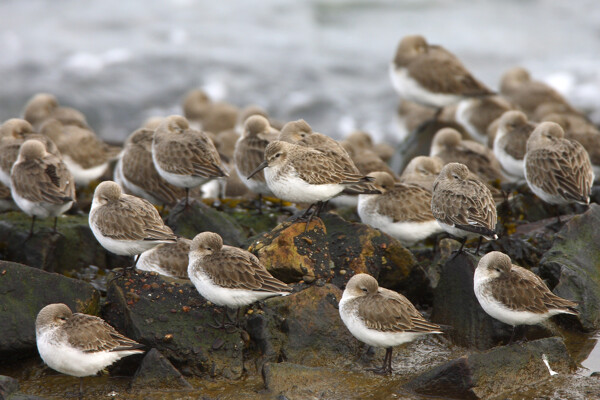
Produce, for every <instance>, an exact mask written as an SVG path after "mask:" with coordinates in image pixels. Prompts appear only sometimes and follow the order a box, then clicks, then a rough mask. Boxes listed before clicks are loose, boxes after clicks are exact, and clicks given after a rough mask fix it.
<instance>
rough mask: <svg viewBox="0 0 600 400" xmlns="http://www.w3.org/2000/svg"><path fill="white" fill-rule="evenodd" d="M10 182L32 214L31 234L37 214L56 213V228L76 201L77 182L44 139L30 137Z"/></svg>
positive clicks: (15, 195)
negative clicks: (46, 145)
mask: <svg viewBox="0 0 600 400" xmlns="http://www.w3.org/2000/svg"><path fill="white" fill-rule="evenodd" d="M10 182H11V194H12V197H13V199H14V201H15V203H17V205H18V206H19V208H20V209H21V210H23V212H24V213H26V214H27V215H30V216H31V217H32V218H31V229H30V231H29V236H31V235H33V226H34V224H35V219H36V218H38V217H39V218H49V217H54V232H56V222H57V219H58V216H59V215H62V214H63V213H64V212H65V211H67V210H68V209H69V208H71V206H72V205H73V202H74V201H75V182H74V181H73V176H72V175H71V173H70V172H69V170H68V169H67V166H66V165H65V164H64V163H63V162H62V161H61V159H60V158H58V157H56V156H55V155H53V154H50V153H48V152H47V151H46V147H45V146H44V144H43V143H42V142H40V141H38V140H35V139H30V140H27V141H25V143H23V144H22V145H21V148H20V150H19V156H18V158H17V161H16V162H15V164H14V165H13V167H12V169H11V172H10Z"/></svg>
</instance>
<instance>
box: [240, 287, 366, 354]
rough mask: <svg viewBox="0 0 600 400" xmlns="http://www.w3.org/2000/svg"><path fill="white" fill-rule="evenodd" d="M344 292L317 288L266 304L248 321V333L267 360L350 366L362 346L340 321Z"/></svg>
mask: <svg viewBox="0 0 600 400" xmlns="http://www.w3.org/2000/svg"><path fill="white" fill-rule="evenodd" d="M341 295H342V292H341V290H340V289H338V288H337V287H336V286H334V285H332V284H325V285H324V286H317V285H313V286H310V287H308V288H307V289H305V290H302V291H300V292H297V293H292V294H291V295H289V296H285V297H275V298H272V299H269V300H268V301H266V302H265V305H264V307H263V310H262V312H258V313H255V314H254V313H253V315H252V316H251V317H250V318H249V319H248V328H247V329H248V333H249V334H250V338H251V339H252V340H253V342H254V343H256V347H257V349H256V350H258V352H259V355H262V356H263V359H264V361H282V360H283V361H285V360H287V361H290V362H293V363H297V364H303V365H308V366H330V365H332V364H333V363H335V362H340V363H342V364H344V363H346V364H347V363H349V362H350V361H351V360H350V359H351V358H353V357H354V354H358V353H359V352H360V347H361V344H360V342H358V340H356V339H355V338H354V337H353V336H352V335H351V334H350V332H349V331H348V329H346V327H345V326H344V324H343V322H342V320H341V319H340V315H339V311H338V302H339V300H340V298H341Z"/></svg>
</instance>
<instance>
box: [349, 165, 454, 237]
mask: <svg viewBox="0 0 600 400" xmlns="http://www.w3.org/2000/svg"><path fill="white" fill-rule="evenodd" d="M369 176H371V177H373V178H374V179H375V180H374V181H373V182H372V184H373V185H375V186H376V187H378V188H379V189H380V190H381V191H382V194H361V195H359V196H358V207H357V211H358V215H359V217H360V220H361V222H362V223H364V224H367V225H371V226H372V227H374V228H377V229H380V230H381V231H383V232H385V233H387V234H388V235H390V236H392V237H394V238H396V239H398V240H400V242H402V244H403V245H405V246H411V245H413V244H414V243H416V242H418V241H421V240H423V239H425V238H427V237H429V236H431V235H432V234H434V233H437V232H441V231H442V228H441V227H440V225H439V224H438V223H437V221H436V219H435V217H434V216H433V214H432V213H431V192H429V191H428V190H427V189H423V188H422V187H420V186H417V185H411V184H406V183H396V182H394V178H393V177H392V176H391V175H390V174H388V173H387V172H372V173H370V174H369Z"/></svg>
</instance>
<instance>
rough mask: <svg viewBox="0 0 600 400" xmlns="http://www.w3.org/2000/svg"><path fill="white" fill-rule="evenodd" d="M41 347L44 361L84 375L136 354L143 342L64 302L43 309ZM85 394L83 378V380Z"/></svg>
mask: <svg viewBox="0 0 600 400" xmlns="http://www.w3.org/2000/svg"><path fill="white" fill-rule="evenodd" d="M35 338H36V344H37V349H38V352H39V354H40V357H41V358H42V360H44V363H46V365H48V366H49V367H50V368H52V369H53V370H56V371H58V372H60V373H63V374H67V375H71V376H76V377H79V378H82V377H84V376H90V375H95V374H96V373H98V372H99V371H101V370H103V369H104V368H106V367H108V366H109V365H111V364H113V363H114V362H116V361H118V360H120V359H121V358H123V357H127V356H130V355H133V354H140V353H143V352H144V351H143V350H140V348H141V347H143V345H141V344H139V343H138V342H136V341H134V340H131V339H129V338H127V337H125V336H124V335H122V334H120V333H119V332H117V331H116V330H115V329H114V328H113V327H112V326H110V325H109V324H107V323H106V322H105V321H104V320H103V319H102V318H98V317H95V316H93V315H88V314H81V313H73V312H72V311H71V309H70V308H69V307H68V306H67V305H66V304H62V303H56V304H49V305H47V306H45V307H44V308H42V309H41V310H40V311H39V313H38V315H37V318H36V320H35ZM79 394H80V397H82V395H83V393H82V381H81V380H80V381H79Z"/></svg>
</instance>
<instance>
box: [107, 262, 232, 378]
mask: <svg viewBox="0 0 600 400" xmlns="http://www.w3.org/2000/svg"><path fill="white" fill-rule="evenodd" d="M223 311H224V309H223V308H221V307H215V306H214V305H212V304H210V303H209V302H207V301H206V300H205V299H204V298H202V297H201V296H200V294H199V293H198V291H197V290H196V288H195V287H194V286H193V285H192V284H191V283H190V281H186V280H178V279H171V278H168V277H164V276H161V275H158V274H156V273H146V272H143V271H135V272H132V271H127V272H126V274H125V275H123V276H119V277H117V278H115V279H113V280H112V281H111V282H110V284H109V287H108V294H107V305H106V307H104V309H103V315H104V318H105V319H106V320H107V321H108V322H109V323H110V324H111V325H113V326H115V327H116V328H118V329H119V330H121V331H122V332H124V333H125V334H126V335H127V336H128V337H130V338H132V339H134V340H136V341H138V342H140V343H143V344H144V345H146V346H148V347H153V348H156V349H157V350H158V351H160V353H161V354H163V355H164V356H165V357H167V358H168V359H169V361H170V362H171V363H173V365H174V366H175V367H176V368H177V369H179V370H180V371H181V372H182V373H183V374H184V375H196V376H224V377H226V378H232V379H233V378H239V377H240V376H241V374H242V372H243V354H242V352H243V349H244V342H243V341H242V339H241V335H240V332H239V331H237V332H231V333H229V332H228V331H226V330H221V329H215V328H212V327H210V326H209V324H214V318H213V317H214V315H215V314H217V315H219V316H221V315H222V312H223ZM219 319H220V318H219Z"/></svg>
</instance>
